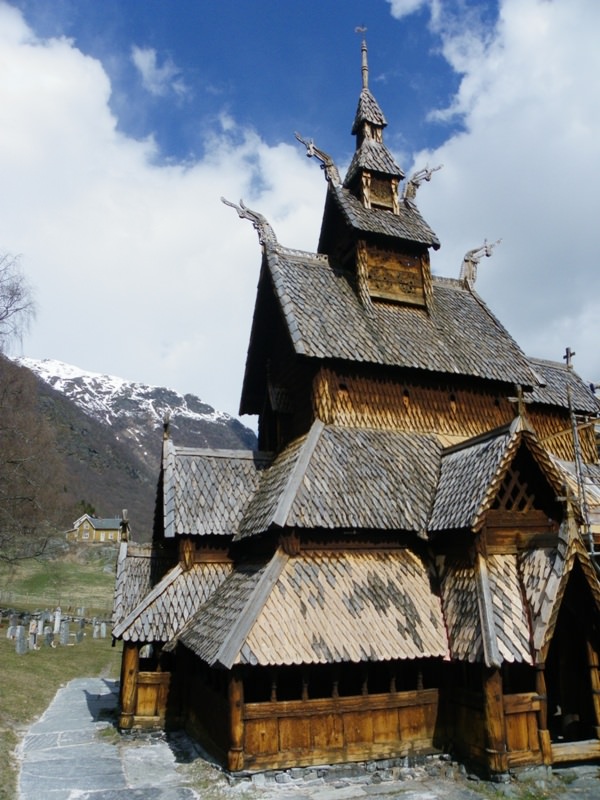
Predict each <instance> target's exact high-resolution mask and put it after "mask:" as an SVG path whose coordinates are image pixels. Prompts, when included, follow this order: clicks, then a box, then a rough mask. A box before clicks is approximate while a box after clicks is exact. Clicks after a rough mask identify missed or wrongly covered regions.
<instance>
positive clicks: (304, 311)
mask: <svg viewBox="0 0 600 800" xmlns="http://www.w3.org/2000/svg"><path fill="white" fill-rule="evenodd" d="M390 216H392V215H390ZM267 265H268V270H269V274H270V276H271V279H272V284H273V287H274V290H275V294H276V297H277V299H278V302H279V305H280V307H281V310H282V312H283V317H284V319H285V323H286V326H287V330H288V333H289V336H290V340H291V342H292V345H293V348H294V350H295V352H296V353H297V354H298V355H304V356H308V357H311V358H319V359H343V360H349V361H354V362H363V363H371V364H379V365H387V366H399V367H409V368H413V369H422V370H427V371H429V372H434V373H435V372H438V373H447V374H456V375H466V376H476V377H480V378H485V379H488V380H495V381H502V382H504V383H512V384H521V385H526V386H530V385H533V384H537V383H538V382H539V378H538V376H537V375H536V374H535V372H534V371H533V370H532V368H531V365H530V364H529V361H528V360H527V358H526V357H525V355H524V353H523V352H522V351H521V350H520V348H519V347H518V345H517V344H516V342H515V341H514V340H513V339H512V338H511V337H510V335H509V334H508V332H507V331H506V330H505V328H504V327H503V326H502V325H501V324H500V323H499V322H498V320H497V319H496V318H495V317H494V316H493V315H492V314H491V312H490V311H489V309H488V308H487V307H486V306H485V305H484V304H483V302H482V301H481V300H480V299H479V297H478V296H477V295H476V294H475V293H474V292H473V291H471V290H470V289H468V288H465V286H464V285H463V284H462V283H461V282H459V281H454V280H450V279H442V278H435V277H434V278H433V303H432V307H431V309H430V311H429V312H428V311H427V310H425V309H424V308H414V307H407V306H402V305H397V304H393V303H373V304H371V305H370V306H369V308H366V307H365V306H364V305H363V304H362V303H361V301H360V299H359V296H358V294H357V292H356V288H355V284H354V279H353V277H352V276H351V275H350V274H348V273H346V272H343V271H340V270H336V269H334V268H332V266H331V265H330V263H329V260H328V258H327V257H326V256H316V255H314V254H311V253H301V252H298V251H289V250H284V249H281V248H280V249H278V250H270V251H269V252H268V255H267Z"/></svg>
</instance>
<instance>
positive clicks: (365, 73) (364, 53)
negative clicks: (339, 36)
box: [354, 25, 369, 89]
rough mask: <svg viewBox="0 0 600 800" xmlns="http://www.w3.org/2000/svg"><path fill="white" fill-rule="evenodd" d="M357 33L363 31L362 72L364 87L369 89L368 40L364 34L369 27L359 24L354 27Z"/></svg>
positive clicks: (361, 47)
mask: <svg viewBox="0 0 600 800" xmlns="http://www.w3.org/2000/svg"><path fill="white" fill-rule="evenodd" d="M354 32H355V33H362V34H363V40H362V44H361V46H360V52H361V56H362V65H361V73H362V88H363V89H368V88H369V62H368V60H367V40H366V39H365V36H364V34H365V33H366V32H367V29H366V28H365V27H364V25H363V26H360V25H359V26H358V27H357V28H355V29H354Z"/></svg>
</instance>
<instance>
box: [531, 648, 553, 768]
mask: <svg viewBox="0 0 600 800" xmlns="http://www.w3.org/2000/svg"><path fill="white" fill-rule="evenodd" d="M535 689H536V692H537V695H538V698H539V703H540V707H539V710H538V712H537V720H538V737H539V741H540V750H541V753H542V762H543V763H544V764H551V763H552V742H551V739H550V731H549V730H548V690H547V688H546V673H545V669H544V665H543V664H539V665H538V666H537V667H536V670H535Z"/></svg>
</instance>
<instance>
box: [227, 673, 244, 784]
mask: <svg viewBox="0 0 600 800" xmlns="http://www.w3.org/2000/svg"><path fill="white" fill-rule="evenodd" d="M228 696H229V752H228V754H227V767H228V769H230V770H231V771H232V772H236V771H238V770H241V769H243V768H244V717H243V711H244V683H243V681H242V678H241V676H240V674H239V671H238V670H236V669H233V670H232V671H231V674H230V676H229V692H228Z"/></svg>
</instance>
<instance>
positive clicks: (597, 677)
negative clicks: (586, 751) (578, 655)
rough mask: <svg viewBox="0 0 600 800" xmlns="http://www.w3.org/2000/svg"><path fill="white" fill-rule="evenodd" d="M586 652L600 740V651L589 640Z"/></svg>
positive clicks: (597, 735) (597, 736)
mask: <svg viewBox="0 0 600 800" xmlns="http://www.w3.org/2000/svg"><path fill="white" fill-rule="evenodd" d="M586 650H587V661H588V666H589V670H590V684H591V687H592V702H593V704H594V720H595V722H596V725H595V730H596V738H598V739H600V660H599V659H598V651H597V650H596V648H595V647H594V645H593V644H592V642H591V641H590V640H589V639H587V641H586Z"/></svg>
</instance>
